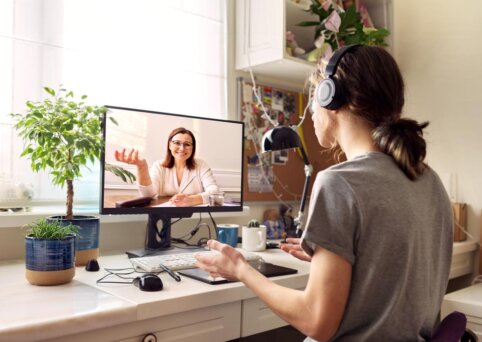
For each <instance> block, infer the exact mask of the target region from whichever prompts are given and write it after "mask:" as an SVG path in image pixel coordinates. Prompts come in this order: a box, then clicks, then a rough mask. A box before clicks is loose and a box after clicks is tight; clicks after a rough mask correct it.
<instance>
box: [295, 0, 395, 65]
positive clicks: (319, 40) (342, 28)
mask: <svg viewBox="0 0 482 342" xmlns="http://www.w3.org/2000/svg"><path fill="white" fill-rule="evenodd" d="M305 11H306V12H309V13H311V14H313V15H316V16H318V20H317V21H304V22H301V23H299V24H298V26H302V27H310V26H315V27H316V28H315V36H314V40H315V46H316V47H317V48H318V50H320V49H321V51H318V52H319V53H318V54H320V53H323V52H324V50H326V44H327V45H328V46H329V47H330V48H331V49H330V50H331V51H334V50H336V49H338V48H339V47H341V46H343V45H350V44H363V45H380V46H386V45H387V44H386V43H385V38H386V37H387V36H388V35H389V34H390V32H388V30H386V29H384V28H374V27H365V26H364V24H363V20H362V15H361V14H360V12H358V11H357V9H356V6H355V3H353V4H351V5H350V6H348V7H347V8H346V10H345V9H344V8H343V6H342V5H339V4H338V3H337V1H333V0H324V1H321V2H320V1H319V0H311V5H310V7H309V8H308V9H306V10H305ZM323 45H325V49H323ZM318 57H319V56H318Z"/></svg>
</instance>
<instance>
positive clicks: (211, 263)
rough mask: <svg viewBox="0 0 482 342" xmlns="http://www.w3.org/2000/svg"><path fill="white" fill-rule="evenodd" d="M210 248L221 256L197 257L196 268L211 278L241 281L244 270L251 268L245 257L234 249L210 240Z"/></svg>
mask: <svg viewBox="0 0 482 342" xmlns="http://www.w3.org/2000/svg"><path fill="white" fill-rule="evenodd" d="M208 247H209V248H211V249H213V250H215V251H218V252H219V254H218V255H213V256H207V255H198V256H196V259H197V262H196V266H197V267H199V268H201V269H203V270H204V271H206V272H208V273H209V274H210V275H211V277H223V278H226V279H229V280H240V277H241V274H242V273H243V269H244V268H245V267H246V266H248V267H249V265H248V263H247V262H246V259H245V258H244V256H243V255H242V254H241V253H240V252H238V251H237V250H235V249H234V248H233V247H231V246H229V245H226V244H224V243H221V242H219V241H216V240H209V241H208Z"/></svg>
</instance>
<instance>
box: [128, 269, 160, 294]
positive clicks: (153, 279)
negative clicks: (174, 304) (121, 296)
mask: <svg viewBox="0 0 482 342" xmlns="http://www.w3.org/2000/svg"><path fill="white" fill-rule="evenodd" d="M134 285H135V286H137V287H138V288H139V289H140V290H142V291H148V292H154V291H161V290H162V288H163V287H164V285H163V284H162V280H161V278H159V277H158V276H157V275H155V274H152V273H147V274H144V275H143V276H140V277H137V278H135V279H134Z"/></svg>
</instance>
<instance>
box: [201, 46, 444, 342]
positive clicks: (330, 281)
mask: <svg viewBox="0 0 482 342" xmlns="http://www.w3.org/2000/svg"><path fill="white" fill-rule="evenodd" d="M310 82H311V84H312V86H313V87H312V88H313V89H314V91H313V94H312V104H311V109H312V115H313V122H314V128H315V133H316V136H317V139H318V142H319V144H320V145H321V146H323V147H326V148H334V149H338V150H339V151H340V153H343V154H344V155H345V157H346V161H343V162H340V163H338V164H337V165H334V166H332V167H330V168H328V169H326V170H323V171H321V172H319V173H318V175H317V177H316V180H315V182H314V184H313V189H312V192H311V197H310V204H309V212H308V217H307V220H306V223H305V226H304V232H303V236H302V238H301V240H299V239H288V241H287V243H286V244H283V245H282V246H281V248H282V249H283V250H284V251H286V252H288V253H290V254H292V255H293V256H295V257H298V258H300V259H302V260H306V261H310V262H311V268H310V275H309V279H308V283H307V285H306V288H305V289H304V290H295V289H289V288H285V287H282V286H279V285H277V284H274V283H273V282H271V281H270V280H269V279H267V278H265V277H264V276H262V275H261V274H259V273H258V272H257V271H256V270H254V269H253V268H252V267H251V266H249V264H247V263H246V261H245V260H244V258H243V257H242V255H241V254H240V253H238V252H237V251H236V250H234V249H232V248H230V247H229V246H227V245H223V244H220V243H219V242H216V241H210V242H209V243H208V245H209V247H211V248H213V249H215V250H218V251H220V252H221V253H220V254H219V255H218V256H215V257H199V259H198V264H199V266H200V267H201V268H203V269H205V270H206V271H208V272H210V273H211V274H212V275H213V276H217V275H219V276H222V277H225V278H230V279H237V280H240V281H242V282H243V283H244V284H245V285H246V286H247V287H248V288H250V289H251V290H252V291H253V292H254V293H256V295H258V296H259V298H260V299H261V300H262V301H263V302H265V303H266V304H267V306H268V307H270V308H271V310H272V311H273V312H275V313H276V314H278V315H279V316H280V317H281V318H282V319H284V320H285V321H287V322H288V323H290V324H291V325H292V326H294V327H295V328H297V329H298V330H299V331H301V332H302V333H303V334H305V335H306V336H308V338H307V340H308V341H309V340H311V339H314V340H319V341H327V340H329V341H424V340H428V339H430V337H431V334H432V329H433V327H434V325H435V323H436V320H437V316H438V313H439V310H440V306H441V303H442V300H443V296H444V294H445V290H446V286H447V283H448V275H449V270H450V264H451V256H452V243H453V242H452V241H453V240H452V228H453V223H452V212H451V204H450V201H449V199H448V196H447V194H446V191H445V189H444V187H443V185H442V183H441V181H440V179H439V177H438V176H437V174H436V173H435V172H434V171H433V170H432V169H431V168H430V167H429V166H428V165H427V164H426V163H425V162H424V159H425V155H426V143H425V140H424V139H423V129H424V128H425V127H427V125H428V123H418V122H416V121H415V120H410V119H406V118H402V117H401V113H402V108H403V104H404V83H403V79H402V75H401V73H400V70H399V68H398V66H397V64H396V62H395V60H394V59H393V58H392V56H391V55H390V54H389V53H387V52H386V51H385V50H384V49H382V48H379V47H374V46H361V45H350V46H346V47H343V48H341V49H339V50H337V51H336V52H335V54H334V55H333V56H332V57H331V59H330V61H329V63H328V64H327V65H326V67H324V65H323V64H321V63H320V65H319V66H318V67H317V69H316V71H315V72H314V73H313V75H312V76H311V77H310ZM280 298H283V300H280Z"/></svg>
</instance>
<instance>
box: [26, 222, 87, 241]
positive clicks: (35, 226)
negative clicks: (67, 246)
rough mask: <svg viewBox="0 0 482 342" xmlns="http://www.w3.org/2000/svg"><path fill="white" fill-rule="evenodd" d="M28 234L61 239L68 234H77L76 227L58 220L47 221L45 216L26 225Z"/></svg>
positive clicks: (38, 237) (36, 236)
mask: <svg viewBox="0 0 482 342" xmlns="http://www.w3.org/2000/svg"><path fill="white" fill-rule="evenodd" d="M26 228H27V229H29V233H28V235H29V236H31V237H33V238H37V239H50V240H54V239H63V238H65V237H66V236H68V235H72V234H75V235H79V230H78V227H77V226H75V225H73V224H69V225H64V224H62V223H61V222H60V221H47V220H46V219H45V218H41V219H38V220H37V221H34V222H33V223H31V224H29V225H27V226H26Z"/></svg>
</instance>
